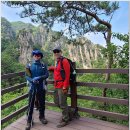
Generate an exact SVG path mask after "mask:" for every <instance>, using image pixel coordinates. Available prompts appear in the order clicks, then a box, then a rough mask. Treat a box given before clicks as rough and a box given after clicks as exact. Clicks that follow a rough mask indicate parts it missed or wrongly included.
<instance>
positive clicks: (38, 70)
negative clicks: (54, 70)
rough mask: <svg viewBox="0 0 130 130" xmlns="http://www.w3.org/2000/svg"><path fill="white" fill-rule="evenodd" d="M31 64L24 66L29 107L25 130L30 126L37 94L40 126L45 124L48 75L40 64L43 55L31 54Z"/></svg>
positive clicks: (36, 52)
mask: <svg viewBox="0 0 130 130" xmlns="http://www.w3.org/2000/svg"><path fill="white" fill-rule="evenodd" d="M32 56H33V62H32V63H31V64H28V65H27V66H26V79H27V81H28V82H29V105H28V110H27V126H26V130H30V128H31V125H32V115H33V109H34V102H35V95H36V94H37V98H38V102H39V105H40V106H39V119H40V121H41V122H42V124H47V120H46V119H45V80H46V79H47V78H48V76H49V73H48V70H47V66H46V65H45V64H43V63H41V61H40V60H41V59H42V58H43V54H42V52H41V51H40V50H34V51H33V52H32Z"/></svg>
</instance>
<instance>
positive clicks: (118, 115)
mask: <svg viewBox="0 0 130 130" xmlns="http://www.w3.org/2000/svg"><path fill="white" fill-rule="evenodd" d="M128 71H129V70H128V69H76V72H77V74H83V73H96V74H98V73H99V74H105V73H110V74H112V73H119V74H120V73H121V74H128ZM17 76H24V72H19V73H10V74H5V75H2V76H1V79H2V81H3V80H5V79H8V78H14V77H17ZM53 83H54V81H48V84H53ZM80 86H86V87H96V88H110V89H115V88H116V89H124V90H128V89H129V86H128V84H116V83H91V82H89V83H88V82H75V83H71V91H70V93H69V94H68V97H71V107H72V108H78V111H81V112H87V113H91V114H93V115H98V116H105V117H112V118H115V119H120V120H126V121H128V115H125V114H121V113H115V112H109V111H103V110H96V109H91V108H82V107H79V106H77V100H78V99H85V100H92V101H96V102H106V103H111V104H118V105H126V106H128V104H129V101H128V99H117V98H109V97H100V96H85V95H78V94H77V87H80ZM24 87H26V82H24V83H21V84H19V85H15V86H10V87H7V88H5V89H2V90H1V95H4V94H6V93H10V92H13V91H15V90H17V89H20V88H24ZM48 94H49V95H53V91H49V92H48ZM27 97H28V94H27V93H26V94H24V95H22V96H20V97H17V98H15V99H14V100H12V101H9V102H7V103H5V104H2V106H1V110H4V109H5V108H8V107H9V106H12V105H14V104H15V103H17V102H19V101H21V100H23V99H26V98H27ZM46 105H49V106H55V104H54V103H52V102H46ZM26 109H27V106H24V107H22V108H20V109H19V110H17V111H15V112H13V113H11V114H10V115H8V116H6V117H4V118H3V119H2V120H1V123H2V124H3V123H6V122H7V121H9V120H10V119H12V118H13V117H15V116H17V115H18V114H20V113H22V112H24V111H25V110H26Z"/></svg>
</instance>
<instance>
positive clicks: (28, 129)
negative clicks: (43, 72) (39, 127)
mask: <svg viewBox="0 0 130 130" xmlns="http://www.w3.org/2000/svg"><path fill="white" fill-rule="evenodd" d="M35 89H36V86H35V85H34V89H33V92H32V97H31V102H30V104H29V107H28V109H29V110H28V112H27V119H28V118H29V113H30V111H31V105H32V101H33V97H34V100H35V94H36V92H35ZM33 123H34V122H33V115H32V119H31V126H30V128H31V127H32V126H33ZM30 128H26V130H30Z"/></svg>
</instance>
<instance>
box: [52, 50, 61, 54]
mask: <svg viewBox="0 0 130 130" xmlns="http://www.w3.org/2000/svg"><path fill="white" fill-rule="evenodd" d="M53 52H54V53H60V52H61V51H60V50H53Z"/></svg>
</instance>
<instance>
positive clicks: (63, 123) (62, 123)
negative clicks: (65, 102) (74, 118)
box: [56, 121, 68, 128]
mask: <svg viewBox="0 0 130 130" xmlns="http://www.w3.org/2000/svg"><path fill="white" fill-rule="evenodd" d="M67 124H68V122H65V121H62V122H60V123H59V124H58V125H57V126H56V127H57V128H61V127H64V126H66V125H67Z"/></svg>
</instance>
